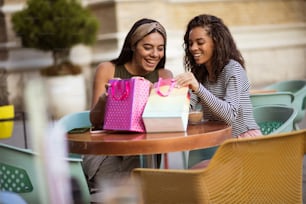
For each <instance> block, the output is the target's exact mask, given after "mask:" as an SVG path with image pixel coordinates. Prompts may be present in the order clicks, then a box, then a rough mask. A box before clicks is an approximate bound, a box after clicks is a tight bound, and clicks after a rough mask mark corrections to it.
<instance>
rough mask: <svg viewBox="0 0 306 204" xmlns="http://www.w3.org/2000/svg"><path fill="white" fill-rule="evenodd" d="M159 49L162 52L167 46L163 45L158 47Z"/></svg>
mask: <svg viewBox="0 0 306 204" xmlns="http://www.w3.org/2000/svg"><path fill="white" fill-rule="evenodd" d="M157 50H158V51H160V52H162V51H164V50H165V48H164V46H162V47H158V48H157Z"/></svg>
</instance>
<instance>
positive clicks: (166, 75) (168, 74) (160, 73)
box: [158, 69, 173, 79]
mask: <svg viewBox="0 0 306 204" xmlns="http://www.w3.org/2000/svg"><path fill="white" fill-rule="evenodd" d="M158 76H159V77H161V78H164V79H168V78H173V74H172V72H171V71H170V70H169V69H159V70H158Z"/></svg>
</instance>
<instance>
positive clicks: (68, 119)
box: [57, 111, 91, 132]
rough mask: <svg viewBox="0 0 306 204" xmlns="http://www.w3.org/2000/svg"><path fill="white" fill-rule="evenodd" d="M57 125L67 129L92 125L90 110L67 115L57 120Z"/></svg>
mask: <svg viewBox="0 0 306 204" xmlns="http://www.w3.org/2000/svg"><path fill="white" fill-rule="evenodd" d="M57 125H60V126H62V127H63V128H64V130H65V131H67V132H68V131H70V130H72V129H74V128H82V127H90V126H91V122H90V120H89V111H82V112H75V113H70V114H68V115H65V116H64V117H62V118H60V119H59V120H58V121H57Z"/></svg>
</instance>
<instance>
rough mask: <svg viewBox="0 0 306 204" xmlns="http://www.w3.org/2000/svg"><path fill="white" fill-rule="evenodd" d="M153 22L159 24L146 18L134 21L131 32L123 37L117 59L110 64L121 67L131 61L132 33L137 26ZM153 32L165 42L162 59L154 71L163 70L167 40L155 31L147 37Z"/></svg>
mask: <svg viewBox="0 0 306 204" xmlns="http://www.w3.org/2000/svg"><path fill="white" fill-rule="evenodd" d="M153 22H157V23H159V22H158V21H156V20H152V19H148V18H142V19H140V20H138V21H136V22H135V23H134V25H133V26H132V28H131V30H130V31H129V32H128V34H127V36H126V37H125V40H124V43H123V46H122V49H121V52H120V54H119V57H118V58H115V59H113V60H111V62H112V63H114V64H115V65H123V64H125V63H126V62H129V61H131V59H132V57H133V53H134V51H133V49H132V46H131V43H130V42H131V37H132V35H133V33H134V32H135V30H136V29H137V28H138V27H139V26H141V25H143V24H146V23H153ZM154 32H158V33H160V34H161V35H162V36H163V38H164V41H165V46H164V57H163V58H162V59H161V60H160V61H159V63H158V64H157V66H156V69H163V68H164V67H165V63H166V42H167V39H166V36H165V35H164V34H163V33H161V32H160V31H159V30H157V29H154V30H152V31H151V32H150V33H148V34H147V35H149V34H151V33H154Z"/></svg>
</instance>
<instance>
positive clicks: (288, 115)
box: [188, 105, 297, 168]
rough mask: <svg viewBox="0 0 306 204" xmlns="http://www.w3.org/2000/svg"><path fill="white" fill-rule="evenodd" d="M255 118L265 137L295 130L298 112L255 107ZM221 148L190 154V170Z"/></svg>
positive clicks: (269, 106) (281, 108)
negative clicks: (295, 119)
mask: <svg viewBox="0 0 306 204" xmlns="http://www.w3.org/2000/svg"><path fill="white" fill-rule="evenodd" d="M253 111H254V117H255V120H256V122H257V124H258V125H259V127H260V130H261V132H262V134H263V135H270V134H275V133H283V132H290V131H292V130H294V118H295V117H296V115H297V111H296V110H295V109H294V108H293V107H290V106H281V105H264V106H256V107H254V110H253ZM218 147H219V146H216V147H211V148H207V149H200V150H192V151H190V152H189V157H188V168H190V167H192V166H194V165H195V164H197V163H198V162H200V161H202V160H208V159H211V158H212V156H213V155H214V153H215V152H216V150H217V149H218Z"/></svg>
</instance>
